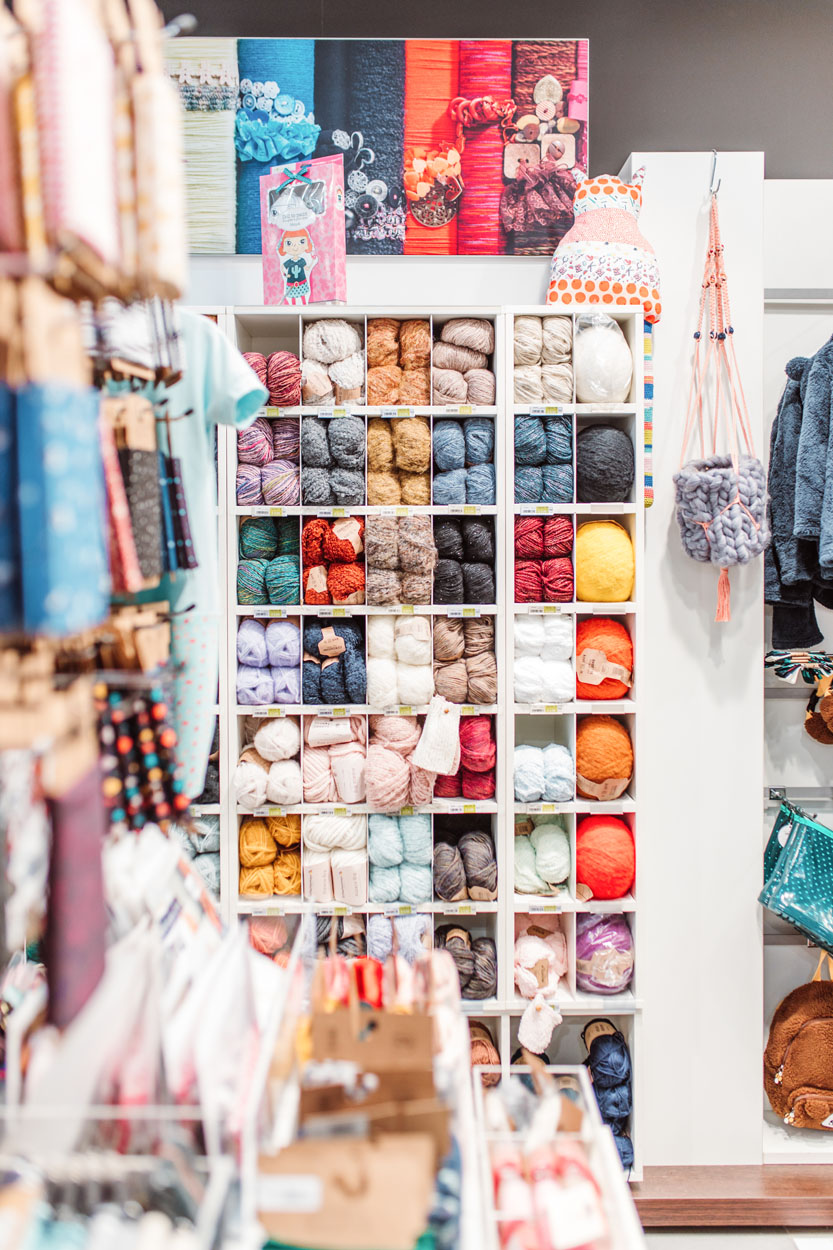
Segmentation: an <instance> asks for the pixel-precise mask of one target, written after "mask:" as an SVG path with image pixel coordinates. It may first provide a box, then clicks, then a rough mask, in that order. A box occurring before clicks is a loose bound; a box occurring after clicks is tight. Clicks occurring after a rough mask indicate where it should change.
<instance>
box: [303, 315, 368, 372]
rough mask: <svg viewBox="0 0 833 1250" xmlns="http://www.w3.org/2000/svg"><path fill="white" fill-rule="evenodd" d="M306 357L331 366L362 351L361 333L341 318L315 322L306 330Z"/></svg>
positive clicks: (304, 344)
mask: <svg viewBox="0 0 833 1250" xmlns="http://www.w3.org/2000/svg"><path fill="white" fill-rule="evenodd" d="M303 348H304V356H308V357H309V358H310V359H312V360H318V361H321V363H322V364H325V365H331V364H332V363H333V362H334V361H336V360H344V359H345V358H346V357H347V356H352V354H353V353H354V352H360V351H361V349H362V340H361V335H360V334H359V331H358V330H357V329H356V327H355V326H354V325H351V324H350V323H349V322H347V321H344V320H342V318H340V317H330V318H327V319H326V320H323V321H313V322H312V323H311V324H310V325H308V326H307V327H306V328H305V330H304V340H303Z"/></svg>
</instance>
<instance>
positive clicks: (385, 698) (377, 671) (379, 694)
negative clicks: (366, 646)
mask: <svg viewBox="0 0 833 1250" xmlns="http://www.w3.org/2000/svg"><path fill="white" fill-rule="evenodd" d="M365 697H366V699H367V702H368V704H369V705H370V707H383V708H387V707H396V706H397V705H398V704H399V702H400V699H399V683H398V679H397V671H396V661H395V660H380V659H376V657H375V656H374V657H372V658H371V659H369V660H368V661H367V694H366V696H365ZM426 702H427V700H426Z"/></svg>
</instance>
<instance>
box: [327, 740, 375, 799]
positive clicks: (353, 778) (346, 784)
mask: <svg viewBox="0 0 833 1250" xmlns="http://www.w3.org/2000/svg"><path fill="white" fill-rule="evenodd" d="M329 756H330V767H331V769H332V773H333V781H334V782H335V787H336V791H337V793H338V797H339V798H340V799H341V801H342V803H350V804H352V803H363V802H364V798H365V792H366V783H365V766H366V757H365V751H364V747H362V746H360V745H359V744H358V743H357V742H344V743H340V744H339V745H338V746H333V747H330V750H329Z"/></svg>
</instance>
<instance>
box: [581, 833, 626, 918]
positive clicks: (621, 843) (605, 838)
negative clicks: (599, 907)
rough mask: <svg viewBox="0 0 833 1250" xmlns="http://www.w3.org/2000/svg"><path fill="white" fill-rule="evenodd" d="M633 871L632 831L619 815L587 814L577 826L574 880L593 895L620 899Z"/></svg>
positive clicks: (601, 897) (600, 897)
mask: <svg viewBox="0 0 833 1250" xmlns="http://www.w3.org/2000/svg"><path fill="white" fill-rule="evenodd" d="M635 871H636V856H635V852H634V842H633V833H632V832H631V830H630V829H629V828H628V826H627V825H626V824H625V822H624V820H620V819H619V817H618V816H586V817H585V818H584V820H581V821H579V824H578V827H577V828H576V881H577V883H578V884H579V885H586V886H587V888H588V889H589V890H591V891H592V893H593V897H594V898H599V899H613V898H622V896H623V895H625V894H627V892H628V890H630V888H631V886H632V885H633V879H634V873H635Z"/></svg>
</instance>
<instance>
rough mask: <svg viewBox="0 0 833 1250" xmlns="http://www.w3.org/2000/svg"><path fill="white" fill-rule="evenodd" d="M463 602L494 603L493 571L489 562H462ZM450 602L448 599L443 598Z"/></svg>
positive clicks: (495, 591)
mask: <svg viewBox="0 0 833 1250" xmlns="http://www.w3.org/2000/svg"><path fill="white" fill-rule="evenodd" d="M462 568H463V595H464V597H463V600H462V602H463V603H494V602H495V600H496V598H497V590H496V586H495V571H494V569H493V568H492V566H491V565H490V564H483V563H479V562H472V561H468V560H466V561H464V562H463V566H462ZM444 602H450V600H444Z"/></svg>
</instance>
